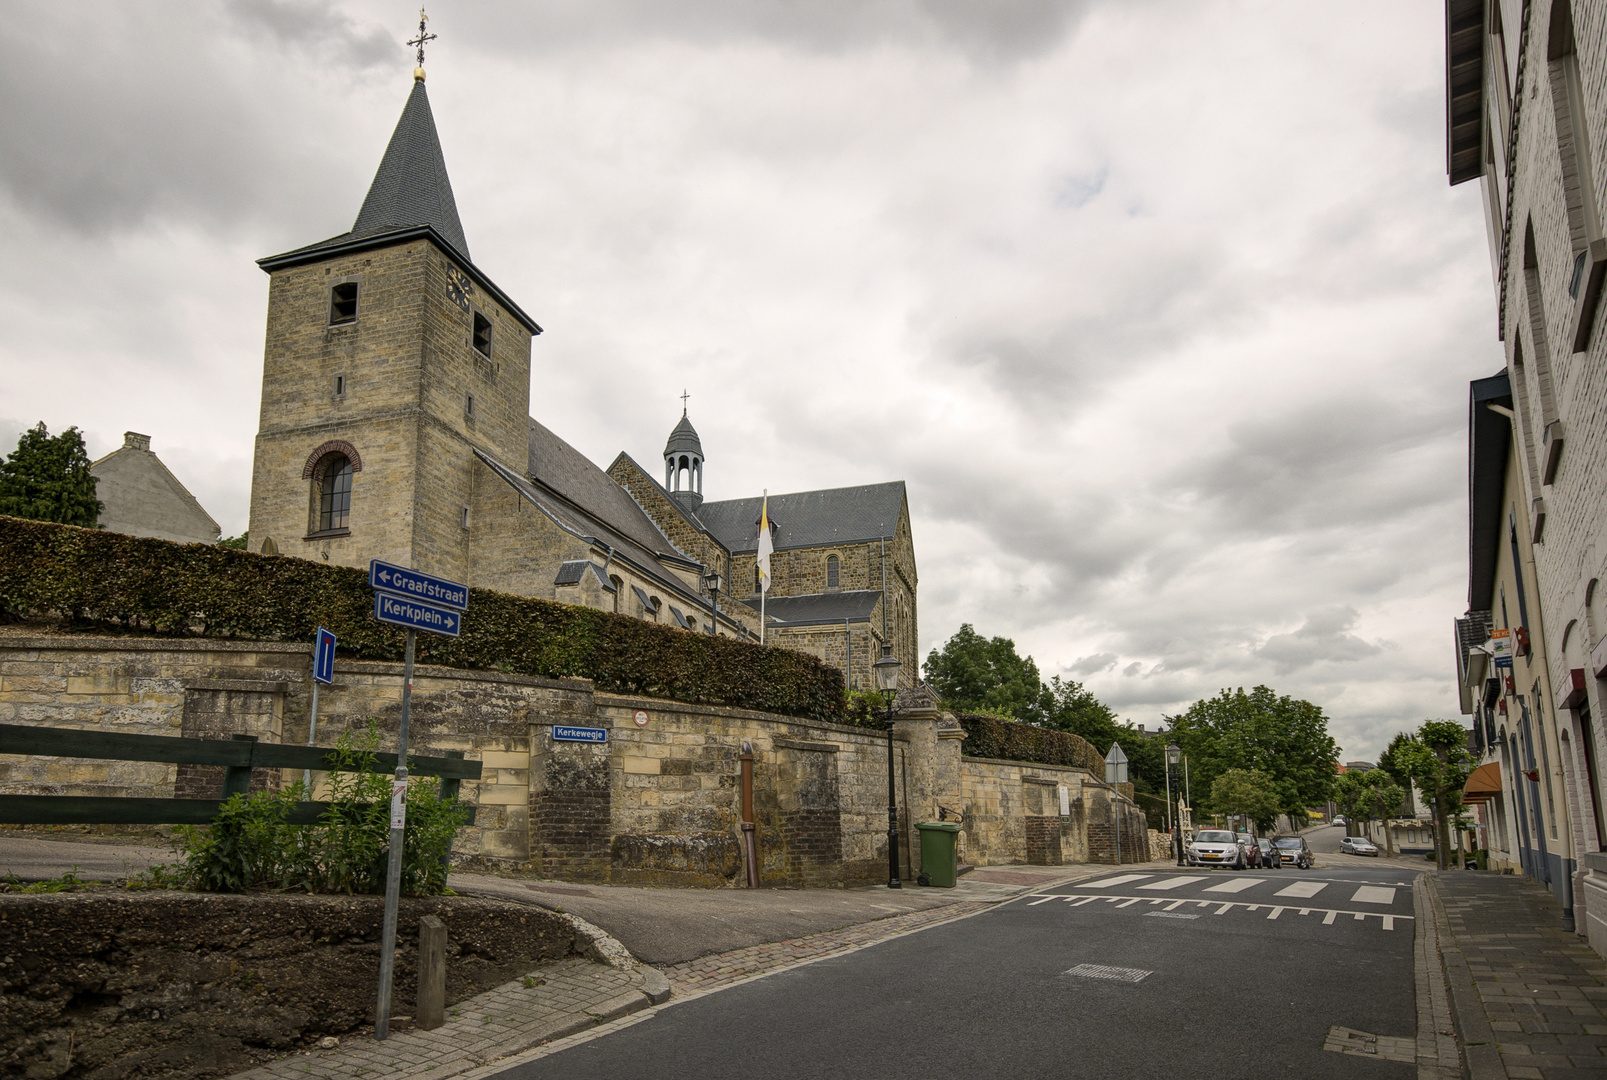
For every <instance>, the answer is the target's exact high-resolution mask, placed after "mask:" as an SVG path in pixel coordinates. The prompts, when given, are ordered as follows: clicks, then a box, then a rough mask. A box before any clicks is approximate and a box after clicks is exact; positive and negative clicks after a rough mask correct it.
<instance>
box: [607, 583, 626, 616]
mask: <svg viewBox="0 0 1607 1080" xmlns="http://www.w3.org/2000/svg"><path fill="white" fill-rule="evenodd" d="M608 583H609V584H610V585H612V586H613V587H614V611H615V612H616V613H617V612H618V611H619V594H620V593H622V592H624V591H625V582H624V581H623V580H621V579H620V578H619V576H618V575H617V574H609V575H608Z"/></svg>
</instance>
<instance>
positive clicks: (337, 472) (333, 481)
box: [318, 454, 352, 532]
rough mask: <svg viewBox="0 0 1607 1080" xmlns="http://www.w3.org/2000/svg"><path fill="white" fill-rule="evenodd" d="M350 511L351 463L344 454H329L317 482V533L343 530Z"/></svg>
mask: <svg viewBox="0 0 1607 1080" xmlns="http://www.w3.org/2000/svg"><path fill="white" fill-rule="evenodd" d="M351 509H352V463H351V459H350V458H348V457H347V456H346V455H345V454H330V455H329V456H328V457H327V458H325V459H324V461H323V468H322V469H321V470H320V476H319V480H318V531H319V532H327V531H329V530H331V529H344V528H346V527H347V523H348V521H349V520H350V517H351Z"/></svg>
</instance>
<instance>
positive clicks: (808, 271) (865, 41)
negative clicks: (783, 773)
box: [0, 0, 1501, 758]
mask: <svg viewBox="0 0 1607 1080" xmlns="http://www.w3.org/2000/svg"><path fill="white" fill-rule="evenodd" d="M4 10H5V12H6V15H5V20H6V25H7V28H8V32H7V59H6V62H5V64H3V65H0V97H3V100H4V104H5V107H4V108H3V109H0V145H4V146H5V147H6V148H7V149H6V152H5V153H4V154H3V155H0V235H3V236H4V237H5V252H6V258H5V259H3V260H0V444H3V446H4V448H5V449H9V448H10V447H11V446H12V445H14V442H15V437H16V433H17V432H18V431H19V430H21V429H22V428H23V427H24V426H27V425H31V424H33V423H34V422H36V421H39V420H43V421H45V422H46V423H47V424H48V425H49V426H50V428H51V430H52V431H56V430H59V429H61V428H63V427H65V426H67V425H69V424H77V425H78V426H79V427H80V428H81V429H83V430H84V431H85V433H86V436H87V439H88V442H89V446H90V450H91V452H92V453H93V454H95V455H99V454H102V453H105V452H108V451H110V450H111V449H113V448H115V447H116V446H118V445H120V444H121V438H122V435H121V433H122V432H123V431H124V430H126V429H135V430H139V431H143V432H147V433H149V434H150V435H152V436H153V449H155V450H156V451H157V452H158V453H159V454H160V455H161V456H162V458H163V460H164V461H166V462H167V463H168V464H169V466H170V467H171V468H173V469H174V471H175V472H177V473H178V475H179V476H180V478H181V479H182V480H184V481H185V483H186V484H188V485H189V486H190V488H191V490H192V491H194V492H195V493H196V495H197V496H198V497H199V498H200V499H201V501H202V503H203V505H205V506H206V507H207V508H208V509H209V510H210V511H211V512H212V514H213V516H215V517H216V518H217V519H218V520H219V522H220V523H221V524H222V525H223V527H224V530H225V532H227V533H236V532H239V531H241V530H243V529H244V528H245V525H246V508H247V500H248V495H249V489H250V480H251V476H250V462H251V449H252V439H253V437H254V435H255V431H256V421H257V409H258V403H259V394H260V379H261V360H262V339H263V325H264V315H265V310H266V295H267V278H266V276H265V275H263V274H262V273H261V272H260V271H259V270H258V269H257V268H256V266H255V265H254V263H253V260H255V259H256V258H258V257H261V256H264V255H268V254H273V253H277V252H279V251H283V250H286V249H289V248H291V247H295V246H299V245H301V244H305V243H310V242H312V241H315V240H320V239H322V238H324V237H326V236H330V235H332V234H335V233H338V232H341V231H344V230H345V229H347V228H348V227H350V224H351V221H352V219H353V218H354V217H355V216H356V212H357V208H358V205H359V203H360V202H361V200H362V197H363V193H364V192H365V190H366V188H367V185H368V182H369V180H370V179H371V178H372V175H373V171H374V169H375V167H376V166H377V164H378V161H379V157H380V153H381V152H382V150H383V148H384V145H385V142H386V140H387V139H388V137H389V135H390V131H391V128H392V127H393V125H394V124H395V121H396V117H397V115H398V113H399V112H400V110H401V107H402V103H403V101H404V100H405V97H406V95H407V93H408V90H409V88H410V87H411V72H412V59H411V56H410V51H409V50H408V49H407V48H406V47H405V46H404V45H403V44H402V42H403V41H404V40H405V39H406V38H407V37H409V36H411V33H412V29H413V27H412V25H411V23H412V22H414V21H416V14H415V12H414V10H413V8H412V6H411V5H410V4H409V3H401V2H394V0H392V2H379V0H371V2H352V3H311V2H306V3H303V2H298V0H279V2H275V0H241V2H237V3H216V4H201V3H197V4H191V5H177V4H169V5H163V4H158V3H149V4H138V5H125V4H113V3H109V2H108V3H101V4H31V5H21V4H8V5H5V8H4ZM431 17H432V21H431V27H430V28H431V30H433V31H434V32H436V33H438V34H439V35H440V38H439V40H438V41H437V42H435V43H434V45H433V46H432V47H431V50H430V54H429V60H428V68H429V72H430V78H429V90H430V99H431V103H432V105H433V108H434V112H435V116H436V121H437V124H438V125H439V128H440V134H441V141H442V144H443V147H444V150H445V153H446V159H447V165H448V168H449V169H450V171H451V176H452V182H453V186H454V189H455V191H456V195H457V201H458V208H459V211H460V213H461V216H462V219H463V224H464V228H465V230H466V232H467V234H468V238H469V243H470V245H471V247H472V250H473V253H474V256H475V261H476V262H477V264H478V265H479V266H480V267H481V268H483V269H484V270H485V271H486V272H487V273H488V274H490V275H491V276H492V277H493V278H494V279H495V280H496V281H497V282H498V283H499V284H500V285H501V286H502V287H503V288H504V289H505V290H506V291H507V292H508V293H509V294H510V295H512V296H513V297H514V298H515V299H516V300H517V301H519V303H520V304H521V305H522V306H523V307H524V308H525V309H526V310H527V311H529V312H530V313H531V314H532V315H533V316H535V318H536V319H537V320H538V321H539V322H540V323H541V324H542V325H543V326H544V327H545V328H546V331H547V332H546V333H545V334H544V335H543V336H542V337H540V338H539V339H538V340H537V342H536V347H535V358H534V368H535V378H534V386H533V392H532V399H531V400H532V411H533V412H534V414H535V416H536V417H537V418H538V419H540V420H542V421H543V422H545V423H547V424H548V425H549V426H551V427H553V428H554V429H555V430H557V431H558V432H559V434H561V435H563V436H564V437H565V438H566V439H568V440H569V441H570V442H572V443H574V444H575V445H576V446H577V447H579V448H580V449H581V450H583V451H584V452H586V453H587V454H588V455H590V456H591V457H592V458H593V460H595V461H598V462H599V463H602V464H607V462H608V461H610V460H611V459H612V458H613V456H614V454H615V453H616V452H618V451H619V450H621V449H624V450H627V451H629V452H630V453H631V454H633V455H634V456H636V457H637V459H638V460H641V461H644V462H645V461H654V460H657V459H658V454H659V451H660V450H661V449H662V446H663V440H664V438H665V436H666V435H667V434H668V432H669V429H670V427H671V426H672V425H673V424H674V422H675V420H676V419H677V414H678V410H679V407H680V401H679V399H678V395H679V394H680V393H681V391H682V389H683V387H684V388H685V389H687V390H689V391H690V393H691V395H692V396H691V414H692V418H693V421H694V422H695V423H696V425H697V427H698V430H699V431H700V433H701V434H702V437H703V444H704V448H705V450H706V451H707V453H708V454H709V462H708V471H707V484H706V490H707V493H708V494H709V496H710V497H711V498H715V499H719V498H727V497H733V496H738V495H746V494H751V493H754V492H757V491H758V490H759V489H760V488H766V487H767V488H769V489H770V490H771V491H789V490H800V489H807V488H818V487H835V486H842V485H849V484H861V483H867V482H874V481H881V480H888V479H895V478H902V479H903V480H905V481H906V482H907V483H908V485H909V492H910V500H911V509H912V513H913V516H914V526H915V536H916V551H917V556H918V559H919V565H920V575H921V591H920V599H921V612H920V614H921V637H922V642H923V652H924V651H925V650H927V649H930V648H932V647H933V646H936V645H940V644H941V643H942V641H943V640H945V639H946V638H947V637H948V636H949V635H950V634H951V633H953V632H954V630H955V629H956V628H958V626H959V625H960V623H961V622H970V623H972V624H974V625H975V626H976V628H977V629H978V630H979V631H981V632H983V633H985V634H989V635H994V634H999V635H1007V636H1010V637H1012V638H1014V639H1015V640H1016V642H1017V644H1018V646H1019V647H1020V648H1021V650H1022V651H1023V652H1029V653H1031V654H1032V655H1033V656H1034V657H1035V658H1036V659H1037V661H1038V663H1039V666H1040V667H1041V668H1042V670H1043V673H1044V675H1045V677H1046V678H1047V677H1048V676H1049V675H1052V674H1062V675H1069V676H1071V677H1074V678H1077V679H1079V680H1082V681H1084V682H1086V683H1087V684H1088V685H1089V686H1090V687H1091V688H1093V689H1094V690H1095V691H1096V692H1097V693H1098V694H1100V695H1101V696H1102V697H1103V698H1104V699H1105V700H1107V701H1108V702H1110V703H1111V704H1112V705H1113V706H1115V707H1116V708H1117V709H1118V710H1119V711H1120V712H1121V713H1122V714H1123V715H1124V716H1125V717H1127V718H1129V719H1131V720H1134V721H1136V722H1140V723H1154V722H1155V721H1157V720H1158V719H1159V717H1160V716H1161V715H1162V714H1165V713H1170V712H1175V711H1178V710H1180V709H1181V708H1183V707H1186V705H1187V704H1188V703H1189V702H1190V701H1192V700H1194V699H1196V698H1198V697H1201V696H1205V695H1209V694H1212V693H1214V692H1215V691H1216V690H1217V689H1218V688H1221V687H1227V686H1240V685H1244V686H1250V685H1254V684H1256V683H1261V682H1265V683H1267V684H1269V685H1271V686H1273V687H1275V688H1276V689H1278V690H1279V691H1281V692H1286V693H1293V694H1297V695H1299V696H1302V697H1307V698H1310V699H1311V700H1313V701H1316V702H1318V703H1320V704H1321V705H1323V706H1324V708H1325V709H1326V710H1327V711H1328V713H1329V715H1330V716H1331V717H1332V718H1333V729H1334V732H1335V735H1336V737H1338V739H1339V740H1340V742H1341V744H1342V746H1343V748H1344V753H1345V756H1346V757H1347V758H1353V757H1368V756H1371V755H1373V754H1375V753H1376V752H1377V750H1378V749H1380V748H1381V746H1382V744H1383V743H1384V742H1385V741H1387V739H1388V738H1389V736H1390V735H1391V734H1393V732H1394V731H1395V730H1397V729H1398V728H1399V727H1401V726H1403V725H1406V724H1410V723H1413V722H1415V721H1416V720H1417V719H1420V718H1422V717H1425V716H1455V715H1456V700H1455V695H1454V685H1453V681H1452V659H1451V643H1450V620H1451V618H1452V617H1453V616H1454V615H1456V614H1459V613H1460V612H1461V611H1462V610H1463V608H1464V607H1465V602H1464V601H1465V592H1466V517H1465V497H1466V466H1465V438H1466V436H1465V424H1466V400H1467V396H1466V395H1467V381H1468V380H1469V379H1471V378H1476V377H1480V376H1483V375H1487V374H1491V373H1493V372H1494V371H1496V370H1498V369H1499V367H1500V364H1501V359H1500V352H1499V348H1498V345H1497V343H1496V341H1495V330H1494V304H1493V302H1492V298H1493V292H1492V285H1491V274H1490V264H1489V256H1488V254H1487V252H1486V250H1485V244H1484V239H1483V222H1482V218H1481V211H1480V207H1479V202H1478V193H1477V191H1476V186H1475V185H1471V184H1470V185H1465V186H1464V187H1461V188H1457V189H1454V190H1453V189H1451V188H1449V187H1448V186H1447V184H1446V180H1445V169H1444V156H1445V154H1444V131H1443V116H1444V101H1443V89H1442V84H1443V78H1444V30H1443V27H1442V22H1441V20H1442V18H1443V15H1442V12H1441V9H1440V6H1439V5H1437V4H1428V3H1414V4H1403V3H1400V2H1399V0H1373V2H1358V3H1352V4H1347V5H1344V6H1343V7H1342V8H1338V9H1336V8H1334V7H1333V6H1331V5H1326V4H1316V3H1291V2H1288V0H1267V2H1263V3H1199V2H1178V3H1161V2H1143V0H1120V2H1109V3H1096V2H1075V0H1061V2H1053V0H987V2H986V3H983V2H980V0H812V2H810V3H785V2H781V0H682V2H679V3H673V4H666V3H663V2H662V0H533V2H523V3H513V2H509V3H503V4H490V3H475V4H464V3H448V2H441V3H438V4H437V5H435V6H434V7H433V8H432V10H431Z"/></svg>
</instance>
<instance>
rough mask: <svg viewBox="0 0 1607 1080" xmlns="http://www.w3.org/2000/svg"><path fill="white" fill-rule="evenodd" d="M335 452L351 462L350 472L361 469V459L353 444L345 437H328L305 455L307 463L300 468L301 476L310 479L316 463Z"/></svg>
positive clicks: (356, 471)
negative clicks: (326, 440) (322, 443)
mask: <svg viewBox="0 0 1607 1080" xmlns="http://www.w3.org/2000/svg"><path fill="white" fill-rule="evenodd" d="M335 453H340V454H345V455H346V460H348V461H350V462H351V463H352V472H354V473H359V472H362V471H363V459H362V458H361V457H360V456H359V455H358V453H357V448H356V447H355V446H353V445H352V444H351V443H349V442H347V441H346V440H345V439H330V440H329V441H328V442H326V443H324V445H322V446H320V447H319V448H318V449H316V450H314V451H313V452H312V453H311V454H309V455H308V456H307V464H305V465H303V466H302V468H301V478H302V479H303V480H311V479H312V477H313V472H314V471H315V470H316V469H317V468H318V463H319V462H320V461H322V460H323V459H324V458H325V457H327V456H329V455H330V454H335Z"/></svg>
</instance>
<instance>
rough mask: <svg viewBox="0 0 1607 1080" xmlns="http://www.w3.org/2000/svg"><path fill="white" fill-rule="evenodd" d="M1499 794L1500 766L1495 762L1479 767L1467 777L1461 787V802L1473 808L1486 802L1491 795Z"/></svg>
mask: <svg viewBox="0 0 1607 1080" xmlns="http://www.w3.org/2000/svg"><path fill="white" fill-rule="evenodd" d="M1499 794H1501V766H1500V765H1497V764H1496V763H1495V762H1493V761H1492V762H1490V763H1489V764H1486V765H1480V766H1479V767H1478V768H1477V769H1474V770H1473V775H1471V776H1469V777H1468V782H1467V783H1466V784H1463V785H1462V801H1463V802H1465V803H1467V804H1468V805H1470V806H1475V805H1477V804H1479V803H1481V802H1485V801H1487V800H1488V799H1489V798H1490V797H1491V796H1492V795H1499Z"/></svg>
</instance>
